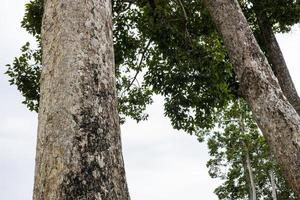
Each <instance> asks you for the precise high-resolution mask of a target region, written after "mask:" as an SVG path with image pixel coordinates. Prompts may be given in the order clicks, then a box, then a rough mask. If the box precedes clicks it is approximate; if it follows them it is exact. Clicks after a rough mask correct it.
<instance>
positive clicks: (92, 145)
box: [33, 0, 130, 200]
mask: <svg viewBox="0 0 300 200" xmlns="http://www.w3.org/2000/svg"><path fill="white" fill-rule="evenodd" d="M111 9H112V8H111V1H110V0H86V1H82V0H46V1H45V12H44V18H43V27H42V45H43V71H42V77H41V100H40V108H39V127H38V140H37V155H36V169H35V185H34V195H33V199H34V200H67V199H70V200H79V199H80V200H93V199H99V200H100V199H101V200H117V199H118V200H128V199H130V198H129V195H128V190H127V184H126V180H125V171H124V164H123V158H122V152H121V141H120V127H119V119H118V114H117V99H116V89H115V75H114V55H113V46H112V45H113V40H112V19H111V18H112V16H111V15H112V13H111Z"/></svg>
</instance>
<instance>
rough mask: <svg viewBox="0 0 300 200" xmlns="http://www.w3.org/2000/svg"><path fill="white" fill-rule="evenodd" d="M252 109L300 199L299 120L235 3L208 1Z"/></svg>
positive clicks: (229, 1) (242, 89)
mask: <svg viewBox="0 0 300 200" xmlns="http://www.w3.org/2000/svg"><path fill="white" fill-rule="evenodd" d="M205 4H206V7H207V8H208V10H209V12H210V14H211V16H212V18H213V20H214V22H215V24H216V27H217V28H218V30H219V32H220V33H221V34H222V36H223V39H224V44H225V46H226V48H227V51H228V54H229V57H230V59H231V62H232V64H233V66H234V70H235V73H236V75H237V79H238V80H239V82H240V85H241V88H240V89H241V92H242V94H243V96H244V98H245V99H246V100H247V102H248V104H249V105H250V107H251V110H252V112H253V114H254V115H255V118H256V121H257V123H258V125H259V127H260V129H261V130H262V132H263V134H264V136H265V138H266V140H267V142H268V144H269V146H270V148H271V150H272V151H273V153H274V155H275V157H276V159H277V160H278V163H279V164H280V166H281V167H282V169H283V171H284V175H285V176H286V179H287V182H288V183H289V184H290V185H291V187H292V189H293V190H294V192H295V193H296V194H297V196H300V117H299V115H298V114H297V112H296V111H295V109H294V108H293V106H292V105H291V104H290V103H289V102H288V100H287V99H286V97H285V96H284V95H283V92H282V90H281V88H280V85H279V83H278V80H277V79H276V77H275V75H274V73H273V72H272V69H271V67H270V65H269V63H268V61H267V59H266V57H265V56H264V54H263V52H262V51H261V50H260V48H259V46H258V44H257V42H256V40H255V38H254V36H253V33H252V32H251V29H250V27H249V25H248V23H247V20H246V19H245V17H244V15H243V12H242V10H241V8H240V6H239V4H238V2H237V1H236V0H205Z"/></svg>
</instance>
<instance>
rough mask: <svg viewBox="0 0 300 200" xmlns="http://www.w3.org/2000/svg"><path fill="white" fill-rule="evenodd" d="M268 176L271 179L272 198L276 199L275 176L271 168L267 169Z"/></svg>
mask: <svg viewBox="0 0 300 200" xmlns="http://www.w3.org/2000/svg"><path fill="white" fill-rule="evenodd" d="M269 176H270V181H271V190H272V199H273V200H277V193H276V183H275V176H274V173H273V171H272V170H271V169H270V171H269Z"/></svg>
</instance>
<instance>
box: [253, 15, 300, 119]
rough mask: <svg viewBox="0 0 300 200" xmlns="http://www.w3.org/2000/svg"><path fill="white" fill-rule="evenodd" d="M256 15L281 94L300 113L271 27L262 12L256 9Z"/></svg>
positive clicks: (261, 38)
mask: <svg viewBox="0 0 300 200" xmlns="http://www.w3.org/2000/svg"><path fill="white" fill-rule="evenodd" d="M256 15H257V20H258V25H259V29H260V35H259V37H260V40H261V42H262V44H263V46H264V48H265V53H266V56H267V58H268V61H269V64H270V65H271V67H272V70H273V72H274V74H275V76H276V77H277V79H278V82H279V84H280V87H281V89H282V92H283V94H284V95H285V96H286V98H287V99H288V100H289V102H290V103H291V104H292V106H293V107H294V108H295V110H296V111H297V113H298V114H299V115H300V98H299V96H298V93H297V90H296V88H295V85H294V83H293V80H292V78H291V75H290V72H289V70H288V67H287V65H286V62H285V59H284V57H283V54H282V52H281V49H280V46H279V44H278V42H277V40H276V37H275V34H274V32H273V30H272V27H271V25H270V24H269V22H268V21H267V20H264V19H265V18H266V16H262V15H263V14H262V13H259V12H258V11H257V14H256Z"/></svg>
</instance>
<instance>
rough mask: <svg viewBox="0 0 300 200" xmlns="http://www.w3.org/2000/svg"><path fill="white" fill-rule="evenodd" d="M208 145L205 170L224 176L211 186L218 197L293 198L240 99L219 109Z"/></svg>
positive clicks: (273, 199) (274, 199) (251, 198)
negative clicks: (218, 183) (215, 125)
mask: <svg viewBox="0 0 300 200" xmlns="http://www.w3.org/2000/svg"><path fill="white" fill-rule="evenodd" d="M208 148H209V153H210V156H211V159H210V160H209V161H208V163H207V166H208V167H209V174H210V176H211V177H212V178H221V179H222V180H224V183H223V184H222V185H221V186H219V187H218V188H217V189H216V190H215V193H216V194H217V195H218V197H219V199H237V200H238V199H250V200H253V199H270V200H271V199H272V200H276V199H291V200H292V199H296V198H295V197H294V195H293V192H292V191H291V190H290V189H289V187H288V185H287V184H286V182H285V181H284V179H283V178H282V175H281V172H280V168H279V167H278V165H277V164H276V162H275V161H274V159H273V156H272V155H271V154H270V151H269V147H268V145H267V144H266V142H265V139H264V138H263V136H262V135H261V133H260V131H259V128H258V127H257V125H256V122H255V121H254V120H253V116H252V114H251V112H250V111H249V107H248V106H247V104H246V103H245V102H244V101H243V100H241V99H240V100H238V101H235V102H234V103H233V104H231V105H230V106H229V107H228V108H226V110H225V111H224V113H222V116H221V119H220V121H219V124H218V129H217V130H216V131H215V132H213V133H211V136H210V137H209V139H208ZM273 181H274V183H273ZM273 195H275V197H273Z"/></svg>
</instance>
